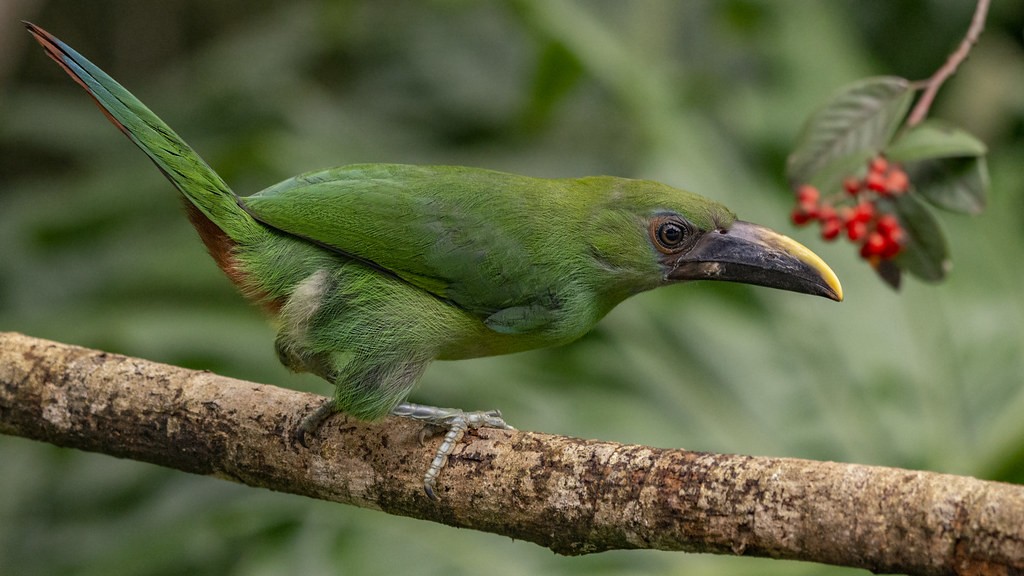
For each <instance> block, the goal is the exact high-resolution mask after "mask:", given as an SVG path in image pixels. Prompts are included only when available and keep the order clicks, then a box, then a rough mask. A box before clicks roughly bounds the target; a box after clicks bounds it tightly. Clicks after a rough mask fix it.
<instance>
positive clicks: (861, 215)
mask: <svg viewBox="0 0 1024 576" xmlns="http://www.w3.org/2000/svg"><path fill="white" fill-rule="evenodd" d="M909 189H910V180H909V179H908V178H907V173H906V172H904V171H903V169H902V168H900V167H899V166H897V165H894V164H890V163H889V162H888V161H887V160H886V159H885V157H883V156H876V157H874V158H872V159H871V161H870V162H869V163H868V171H867V175H866V176H864V178H861V179H858V178H854V177H850V178H847V179H846V180H845V181H844V182H843V190H844V192H845V193H841V194H837V195H836V196H834V197H830V198H824V199H823V198H822V197H821V192H820V191H819V190H818V189H817V188H815V187H814V186H811V185H810V184H804V185H802V186H800V187H799V188H797V191H796V202H797V205H796V207H795V208H794V209H793V213H792V219H793V223H794V224H797V225H801V226H802V225H804V224H807V223H809V222H811V221H814V220H817V221H818V222H819V223H820V224H821V237H822V238H824V239H825V240H835V239H836V238H838V237H839V236H840V235H841V234H843V233H845V236H846V237H847V238H848V239H849V240H850V241H851V242H854V243H859V244H860V255H861V257H862V258H865V259H867V260H871V261H873V262H877V261H879V260H888V259H890V258H893V257H895V256H896V255H897V254H899V253H900V250H902V249H903V246H904V244H905V243H906V233H905V232H904V230H903V226H901V225H900V221H899V219H897V218H896V216H895V215H893V214H886V213H880V211H879V210H878V208H877V206H876V202H877V200H878V199H879V198H885V197H891V196H897V195H900V194H903V193H905V192H906V191H907V190H909Z"/></svg>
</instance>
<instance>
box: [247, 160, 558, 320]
mask: <svg viewBox="0 0 1024 576" xmlns="http://www.w3.org/2000/svg"><path fill="white" fill-rule="evenodd" d="M556 182H557V181H552V180H539V179H533V178H527V177H523V176H515V175H510V174H503V173H500V172H492V171H488V170H478V169H472V168H458V167H447V166H407V165H387V164H385V165H381V164H372V165H354V166H345V167H342V168H335V169H331V170H325V171H321V172H314V173H309V174H304V175H301V176H297V177H295V178H291V179H289V180H285V181H284V182H281V183H280V184H277V185H276V186H273V187H271V188H268V189H266V190H264V191H263V192H260V193H258V194H255V195H252V196H248V197H244V198H241V199H240V200H239V202H240V203H241V204H242V206H243V208H245V210H246V211H247V212H249V213H250V214H251V215H252V216H253V217H255V218H256V219H257V220H259V221H260V222H263V223H265V224H267V225H269V226H271V227H273V228H276V229H278V230H281V231H283V232H287V233H289V234H292V235H295V236H298V237H301V238H304V239H307V240H310V241H313V242H315V243H317V244H320V245H322V246H324V247H326V248H329V249H331V250H333V251H336V252H338V253H340V254H343V255H346V256H348V257H350V258H353V259H355V260H358V261H360V262H362V263H364V264H366V265H369V266H372V267H374V268H377V269H378V270H381V271H382V272H386V273H390V274H393V275H395V276H398V277H400V278H402V279H403V280H405V281H406V282H409V283H410V284H412V285H414V286H416V287H418V288H420V289H422V290H425V291H427V292H430V293H431V294H434V295H436V296H437V297H439V298H442V299H445V300H448V301H450V302H452V303H453V304H455V305H457V306H460V307H461V308H463V309H465V310H468V311H470V312H472V313H474V314H476V315H478V316H480V317H481V319H482V320H483V321H485V323H487V325H488V326H490V327H491V328H492V329H494V330H495V331H498V332H505V333H525V332H531V331H534V330H537V329H540V328H542V327H543V326H545V325H547V324H548V323H549V322H550V321H551V320H552V319H553V318H554V315H555V314H556V313H557V311H558V309H559V307H560V302H559V295H558V291H557V290H556V287H555V285H556V283H557V280H558V278H559V276H560V271H559V270H558V267H559V266H563V265H564V264H563V263H562V262H560V261H559V259H557V258H553V257H551V255H550V254H551V250H550V249H549V248H548V247H547V245H548V244H550V240H549V239H547V237H548V236H549V235H550V234H551V231H550V230H544V229H543V228H544V226H543V225H540V224H538V223H537V222H536V221H535V220H536V219H535V218H534V217H531V212H532V211H536V210H541V209H543V208H542V207H539V206H536V205H534V202H533V201H534V200H536V198H538V197H539V195H543V194H547V193H548V192H549V191H545V190H538V187H540V188H543V187H545V186H548V187H552V186H556V184H555V183H556ZM556 192H557V191H556Z"/></svg>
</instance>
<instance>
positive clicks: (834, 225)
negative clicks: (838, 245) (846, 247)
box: [821, 218, 843, 240]
mask: <svg viewBox="0 0 1024 576" xmlns="http://www.w3.org/2000/svg"><path fill="white" fill-rule="evenodd" d="M842 227H843V225H842V223H840V222H839V219H838V218H831V219H829V220H822V221H821V237H822V238H824V239H825V240H835V239H836V238H837V237H838V236H839V231H840V230H841V229H842Z"/></svg>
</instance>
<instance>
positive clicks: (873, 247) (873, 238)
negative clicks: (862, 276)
mask: <svg viewBox="0 0 1024 576" xmlns="http://www.w3.org/2000/svg"><path fill="white" fill-rule="evenodd" d="M885 245H886V241H885V237H884V236H882V235H881V234H879V233H878V232H877V231H876V232H872V233H870V234H868V238H867V240H865V241H864V245H863V246H861V247H860V255H861V257H862V258H870V257H872V256H881V255H882V252H884V251H885Z"/></svg>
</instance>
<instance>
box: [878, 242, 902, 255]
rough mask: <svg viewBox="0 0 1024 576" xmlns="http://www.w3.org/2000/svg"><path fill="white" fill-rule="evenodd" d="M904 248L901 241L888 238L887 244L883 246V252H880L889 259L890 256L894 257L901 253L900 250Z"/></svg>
mask: <svg viewBox="0 0 1024 576" xmlns="http://www.w3.org/2000/svg"><path fill="white" fill-rule="evenodd" d="M902 249H903V246H902V245H901V244H900V243H899V242H896V241H895V240H893V239H892V238H886V239H885V246H884V247H882V252H881V253H880V254H879V256H881V257H882V258H884V259H886V260H888V259H889V258H894V257H895V256H896V255H897V254H899V253H900V250H902Z"/></svg>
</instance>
